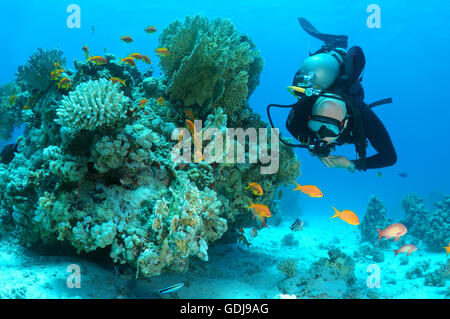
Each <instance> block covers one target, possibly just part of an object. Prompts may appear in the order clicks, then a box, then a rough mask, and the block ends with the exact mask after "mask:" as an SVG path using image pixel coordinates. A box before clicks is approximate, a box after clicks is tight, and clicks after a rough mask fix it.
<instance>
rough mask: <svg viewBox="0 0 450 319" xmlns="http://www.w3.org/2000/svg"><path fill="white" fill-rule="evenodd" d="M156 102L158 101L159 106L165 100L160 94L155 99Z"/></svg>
mask: <svg viewBox="0 0 450 319" xmlns="http://www.w3.org/2000/svg"><path fill="white" fill-rule="evenodd" d="M156 102H158V104H159V105H160V106H163V105H164V103H166V102H165V101H164V99H163V98H162V96H160V97H159V98H158V99H157V100H156Z"/></svg>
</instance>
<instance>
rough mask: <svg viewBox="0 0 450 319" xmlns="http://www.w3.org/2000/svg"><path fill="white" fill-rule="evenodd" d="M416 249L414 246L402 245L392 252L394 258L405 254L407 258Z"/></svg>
mask: <svg viewBox="0 0 450 319" xmlns="http://www.w3.org/2000/svg"><path fill="white" fill-rule="evenodd" d="M417 249H418V248H417V247H416V245H413V244H407V245H403V246H402V247H400V248H399V249H397V250H394V253H395V256H397V255H398V254H400V253H407V254H406V255H407V256H409V255H411V254H412V253H413V252H414V251H416V250H417Z"/></svg>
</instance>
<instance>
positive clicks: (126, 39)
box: [120, 35, 133, 43]
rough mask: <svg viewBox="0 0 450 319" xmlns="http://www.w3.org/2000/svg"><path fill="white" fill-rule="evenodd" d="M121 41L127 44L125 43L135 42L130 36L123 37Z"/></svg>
mask: <svg viewBox="0 0 450 319" xmlns="http://www.w3.org/2000/svg"><path fill="white" fill-rule="evenodd" d="M120 40H122V41H123V42H125V43H130V42H133V38H132V37H130V36H128V35H126V36H124V37H121V38H120Z"/></svg>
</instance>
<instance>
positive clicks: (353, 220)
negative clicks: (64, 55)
mask: <svg viewBox="0 0 450 319" xmlns="http://www.w3.org/2000/svg"><path fill="white" fill-rule="evenodd" d="M292 183H294V184H295V185H296V188H294V189H293V191H298V190H299V191H301V192H302V193H304V194H306V195H308V196H310V197H316V198H320V197H323V193H322V191H321V190H320V189H319V188H318V187H317V186H315V185H303V186H302V185H299V184H298V183H297V182H295V181H292ZM245 189H250V190H251V191H252V192H253V194H254V195H257V196H261V195H262V194H263V189H262V187H261V186H260V185H259V184H258V183H255V182H251V183H249V184H248V187H247V188H245ZM250 204H251V205H250V206H249V207H248V208H249V209H252V210H253V216H256V217H257V218H258V219H259V220H260V222H261V225H262V226H261V227H260V228H259V229H262V228H264V227H268V226H267V225H266V218H267V217H270V216H271V213H270V210H269V207H268V206H267V205H264V204H254V203H252V202H250ZM331 207H332V208H333V210H334V215H333V216H332V217H330V218H336V217H339V218H340V219H341V220H343V221H345V222H346V223H347V224H350V225H354V226H357V225H359V224H360V223H359V218H358V216H357V215H356V214H355V213H354V212H353V211H351V210H348V209H344V210H341V211H339V210H338V209H337V208H335V207H333V206H331ZM290 228H291V230H292V231H297V230H298V229H300V230H303V221H301V220H299V219H298V218H297V219H296V220H295V222H294V223H293V224H292V225H291V226H290ZM377 231H378V242H379V241H380V240H381V239H382V238H383V237H384V238H385V239H391V238H394V241H398V240H399V239H400V237H402V236H403V235H405V234H406V232H407V229H406V227H405V226H404V225H403V224H401V223H394V224H392V225H390V226H388V227H386V228H385V229H383V230H381V229H378V228H377ZM250 235H251V236H252V237H255V236H256V235H257V228H256V227H255V228H253V229H252V230H251V231H250ZM238 242H239V243H241V242H242V243H244V244H246V245H247V246H249V245H250V243H249V242H248V241H247V239H246V238H245V236H244V230H243V228H242V227H240V228H239V229H238ZM443 248H444V249H445V250H446V252H447V256H448V255H449V253H450V242H449V243H448V245H447V247H443ZM417 249H418V248H417V246H416V245H414V244H406V245H403V246H401V247H400V248H399V249H396V250H394V253H395V256H397V255H398V254H399V253H406V254H407V255H408V256H409V255H411V254H412V253H413V252H414V251H416V250H417Z"/></svg>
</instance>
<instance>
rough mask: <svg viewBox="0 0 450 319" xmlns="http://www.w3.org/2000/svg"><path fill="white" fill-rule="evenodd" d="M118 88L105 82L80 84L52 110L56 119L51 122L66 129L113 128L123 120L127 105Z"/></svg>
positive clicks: (103, 80)
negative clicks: (54, 110)
mask: <svg viewBox="0 0 450 319" xmlns="http://www.w3.org/2000/svg"><path fill="white" fill-rule="evenodd" d="M119 88H120V85H119V84H117V83H113V82H112V81H108V80H106V79H100V80H97V81H92V80H89V81H88V82H84V83H81V84H80V85H78V86H77V87H76V89H75V90H74V91H72V92H70V93H69V96H65V97H64V98H63V100H62V102H61V105H60V106H59V108H58V109H57V110H56V114H57V115H58V117H59V118H58V119H56V120H55V121H56V122H57V123H59V124H61V125H63V126H66V127H71V128H74V129H80V130H81V129H86V130H90V131H93V130H95V129H97V128H98V127H101V126H113V125H115V124H117V123H118V122H119V121H120V120H121V119H123V118H125V117H126V111H127V103H128V102H129V98H128V97H126V96H123V93H122V92H121V91H120V89H119Z"/></svg>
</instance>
